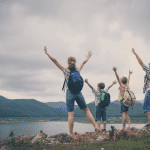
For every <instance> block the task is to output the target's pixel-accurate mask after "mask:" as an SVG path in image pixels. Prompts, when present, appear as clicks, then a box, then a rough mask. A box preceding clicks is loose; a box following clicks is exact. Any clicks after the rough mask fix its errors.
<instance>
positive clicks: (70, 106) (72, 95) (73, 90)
mask: <svg viewBox="0 0 150 150" xmlns="http://www.w3.org/2000/svg"><path fill="white" fill-rule="evenodd" d="M44 51H45V54H46V55H47V56H48V57H49V58H50V60H51V61H52V62H53V63H54V64H55V65H56V66H57V67H58V68H59V69H60V70H61V71H63V73H64V77H65V82H64V86H63V89H64V88H65V89H66V106H67V111H68V126H69V134H70V136H71V137H74V135H73V126H74V102H75V101H76V102H77V104H78V106H79V107H80V109H82V110H83V112H84V113H85V114H86V116H87V118H88V120H89V121H90V123H91V124H92V125H93V126H94V128H95V130H97V131H100V129H99V128H98V127H97V125H96V123H95V120H94V118H93V115H92V114H91V112H90V110H89V108H88V107H87V105H86V102H85V99H84V97H83V95H82V93H81V90H82V88H81V87H80V86H77V85H78V83H79V84H80V83H81V82H82V79H81V76H80V71H81V69H82V68H83V66H84V65H85V63H86V62H87V61H88V60H89V58H90V57H91V55H92V52H88V55H87V56H86V59H85V60H84V61H83V62H82V63H81V65H80V67H76V59H75V58H74V57H71V56H70V57H69V58H68V67H67V68H64V67H63V66H62V65H61V64H60V63H59V62H58V61H57V60H56V59H55V58H53V57H52V56H51V55H50V54H48V52H47V48H46V46H45V47H44ZM70 76H71V78H70ZM74 77H75V78H74ZM71 79H75V80H74V81H76V80H77V79H81V82H80V81H78V82H75V83H73V80H71ZM69 81H70V82H69ZM81 84H82V83H81ZM82 85H83V84H82Z"/></svg>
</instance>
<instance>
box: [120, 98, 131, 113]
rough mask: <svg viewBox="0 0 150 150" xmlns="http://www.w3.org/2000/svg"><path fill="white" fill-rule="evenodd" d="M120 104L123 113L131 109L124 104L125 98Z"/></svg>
mask: <svg viewBox="0 0 150 150" xmlns="http://www.w3.org/2000/svg"><path fill="white" fill-rule="evenodd" d="M120 106H121V113H123V112H127V111H128V110H129V107H127V106H125V105H124V104H123V99H122V100H121V101H120Z"/></svg>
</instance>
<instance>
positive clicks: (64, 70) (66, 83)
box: [62, 67, 81, 90]
mask: <svg viewBox="0 0 150 150" xmlns="http://www.w3.org/2000/svg"><path fill="white" fill-rule="evenodd" d="M76 70H77V71H78V72H80V71H81V68H78V67H77V68H76ZM62 71H63V73H64V77H65V79H66V81H65V86H64V90H65V89H66V90H67V89H68V80H69V76H70V70H69V69H68V68H64V67H62Z"/></svg>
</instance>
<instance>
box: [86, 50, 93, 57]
mask: <svg viewBox="0 0 150 150" xmlns="http://www.w3.org/2000/svg"><path fill="white" fill-rule="evenodd" d="M92 54H93V53H92V52H91V51H89V52H88V55H85V56H86V57H87V58H90V57H91V55H92Z"/></svg>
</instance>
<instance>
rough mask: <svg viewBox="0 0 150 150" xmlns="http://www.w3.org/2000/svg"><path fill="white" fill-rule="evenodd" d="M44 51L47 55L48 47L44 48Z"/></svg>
mask: <svg viewBox="0 0 150 150" xmlns="http://www.w3.org/2000/svg"><path fill="white" fill-rule="evenodd" d="M44 51H45V54H47V47H46V46H44Z"/></svg>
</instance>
